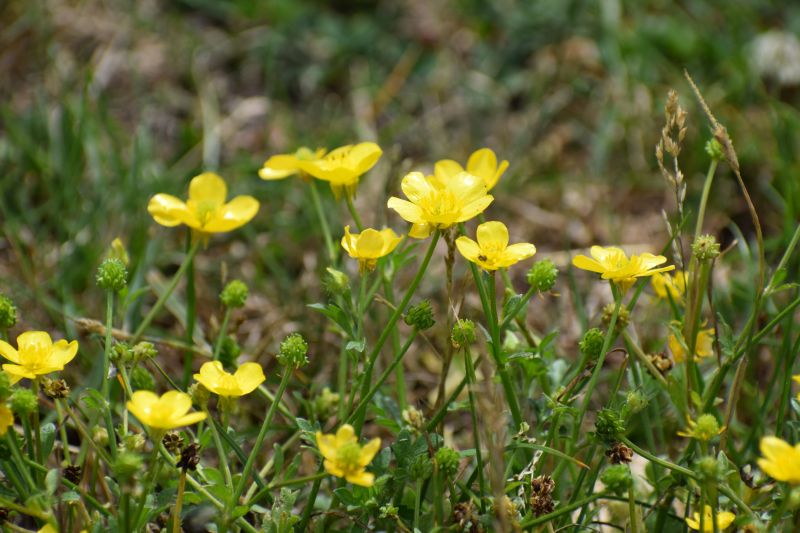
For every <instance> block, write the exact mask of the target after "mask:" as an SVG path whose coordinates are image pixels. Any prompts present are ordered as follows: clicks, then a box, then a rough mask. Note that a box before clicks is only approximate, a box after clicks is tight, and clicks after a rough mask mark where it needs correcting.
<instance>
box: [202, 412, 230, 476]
mask: <svg viewBox="0 0 800 533" xmlns="http://www.w3.org/2000/svg"><path fill="white" fill-rule="evenodd" d="M204 411H205V412H206V416H207V417H208V418H209V420H210V419H211V413H209V412H208V409H204ZM210 421H211V423H210V424H208V427H209V429H210V430H211V436H212V437H213V439H214V446H215V447H216V448H217V456H218V457H219V464H220V466H221V467H222V472H223V474H224V475H225V484H226V485H227V486H228V487H232V486H233V478H232V477H231V469H230V467H229V466H228V453H227V451H226V450H225V447H224V446H223V445H222V439H220V437H219V431H217V425H216V424H215V423H214V421H213V420H210ZM223 429H225V428H224V427H223Z"/></svg>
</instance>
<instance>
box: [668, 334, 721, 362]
mask: <svg viewBox="0 0 800 533" xmlns="http://www.w3.org/2000/svg"><path fill="white" fill-rule="evenodd" d="M682 340H683V338H682V337H681V339H678V337H676V336H675V333H670V335H669V339H668V341H667V342H668V344H669V349H670V351H671V352H672V357H673V358H674V359H675V362H676V363H682V362H684V361H685V360H686V350H685V349H684V348H683V346H684V344H685V341H684V342H681V341H682ZM694 355H695V360H697V359H704V358H706V357H710V356H712V355H714V328H708V329H701V330H700V331H698V332H697V340H696V341H695V347H694Z"/></svg>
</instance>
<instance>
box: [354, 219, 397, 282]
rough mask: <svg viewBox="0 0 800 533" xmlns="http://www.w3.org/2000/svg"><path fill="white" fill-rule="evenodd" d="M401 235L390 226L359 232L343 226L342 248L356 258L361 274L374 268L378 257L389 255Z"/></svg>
mask: <svg viewBox="0 0 800 533" xmlns="http://www.w3.org/2000/svg"><path fill="white" fill-rule="evenodd" d="M401 240H403V237H401V236H399V235H397V233H395V232H394V230H392V229H391V228H384V229H382V230H380V231H378V230H375V229H372V228H367V229H365V230H364V231H362V232H361V233H350V226H345V227H344V237H342V248H344V249H345V251H346V252H347V253H348V254H349V255H350V257H352V258H353V259H358V271H359V272H361V273H362V274H363V273H364V272H368V271H371V270H374V269H375V264H376V263H377V261H378V259H380V258H381V257H383V256H385V255H389V254H390V253H391V252H392V250H394V249H395V248H396V247H397V245H398V244H399V243H400V241H401Z"/></svg>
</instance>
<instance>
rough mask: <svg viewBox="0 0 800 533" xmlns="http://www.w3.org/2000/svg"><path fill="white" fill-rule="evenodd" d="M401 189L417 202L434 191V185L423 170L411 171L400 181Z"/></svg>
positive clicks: (412, 200)
mask: <svg viewBox="0 0 800 533" xmlns="http://www.w3.org/2000/svg"><path fill="white" fill-rule="evenodd" d="M400 189H401V190H402V191H403V194H405V195H406V198H408V199H409V200H410V201H411V202H413V203H415V204H416V203H419V202H420V200H422V199H423V198H427V197H429V196H430V195H431V194H433V192H434V188H433V186H432V185H431V183H430V182H429V181H428V180H427V179H426V178H425V175H424V174H422V172H409V173H408V174H406V175H405V177H404V178H403V180H402V181H401V182H400ZM390 207H391V206H390Z"/></svg>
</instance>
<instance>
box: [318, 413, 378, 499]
mask: <svg viewBox="0 0 800 533" xmlns="http://www.w3.org/2000/svg"><path fill="white" fill-rule="evenodd" d="M317 446H319V451H320V453H321V454H322V457H323V458H325V463H324V464H325V470H326V471H327V472H328V473H329V474H331V475H332V476H336V477H343V478H345V479H346V480H347V481H349V482H350V483H353V484H354V485H361V486H362V487H371V486H372V483H373V482H374V481H375V474H371V473H369V472H366V471H365V468H366V467H367V465H368V464H369V463H370V461H372V458H373V457H375V454H377V453H378V450H380V448H381V439H378V438H375V439H372V440H371V441H369V442H368V443H366V444H365V445H364V446H361V445H359V444H358V438H357V437H356V433H355V430H354V429H353V426H351V425H350V424H345V425H343V426H342V427H340V428H339V430H338V431H337V432H336V434H335V435H323V434H322V432H321V431H317Z"/></svg>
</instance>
